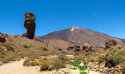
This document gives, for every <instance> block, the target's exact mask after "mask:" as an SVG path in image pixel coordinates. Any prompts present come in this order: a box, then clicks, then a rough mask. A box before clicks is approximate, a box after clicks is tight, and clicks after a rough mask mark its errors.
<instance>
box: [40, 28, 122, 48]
mask: <svg viewBox="0 0 125 74" xmlns="http://www.w3.org/2000/svg"><path fill="white" fill-rule="evenodd" d="M40 39H41V40H42V41H44V42H47V43H50V44H52V45H54V46H56V47H59V48H63V49H65V48H67V47H68V46H70V45H73V44H76V45H83V44H84V43H88V44H90V45H92V46H95V47H104V46H105V42H106V41H108V40H115V41H116V42H117V43H119V44H122V43H123V42H122V41H121V40H120V39H118V38H115V37H112V36H109V35H106V34H104V33H100V32H95V31H93V30H90V29H79V28H75V27H72V28H68V29H64V30H60V31H55V32H52V33H49V34H47V35H45V36H42V37H40Z"/></svg>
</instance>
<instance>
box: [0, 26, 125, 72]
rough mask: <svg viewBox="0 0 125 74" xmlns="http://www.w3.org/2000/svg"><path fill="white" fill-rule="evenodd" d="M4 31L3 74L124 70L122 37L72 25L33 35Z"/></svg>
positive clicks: (0, 47)
mask: <svg viewBox="0 0 125 74" xmlns="http://www.w3.org/2000/svg"><path fill="white" fill-rule="evenodd" d="M1 34H3V35H1V37H0V41H1V42H0V74H8V73H9V74H84V73H83V72H84V71H85V73H86V74H108V73H109V74H124V73H125V64H124V63H125V57H124V56H125V43H124V40H122V39H120V38H115V37H112V36H109V35H106V34H103V33H99V32H95V31H92V30H89V29H79V28H73V27H72V28H68V29H65V30H60V31H56V32H52V33H49V34H47V35H45V36H39V37H35V38H34V39H28V38H26V37H24V36H10V35H7V34H4V33H1ZM2 36H3V37H2Z"/></svg>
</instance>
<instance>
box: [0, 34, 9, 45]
mask: <svg viewBox="0 0 125 74" xmlns="http://www.w3.org/2000/svg"><path fill="white" fill-rule="evenodd" d="M7 36H8V35H7V34H3V33H0V42H1V43H4V42H6V38H7Z"/></svg>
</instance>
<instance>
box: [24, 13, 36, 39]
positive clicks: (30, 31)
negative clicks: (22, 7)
mask: <svg viewBox="0 0 125 74" xmlns="http://www.w3.org/2000/svg"><path fill="white" fill-rule="evenodd" d="M35 26H36V24H35V16H34V14H33V13H30V12H29V13H26V14H25V21H24V27H25V28H26V33H25V34H24V35H23V36H25V37H27V38H29V39H33V38H34V35H35Z"/></svg>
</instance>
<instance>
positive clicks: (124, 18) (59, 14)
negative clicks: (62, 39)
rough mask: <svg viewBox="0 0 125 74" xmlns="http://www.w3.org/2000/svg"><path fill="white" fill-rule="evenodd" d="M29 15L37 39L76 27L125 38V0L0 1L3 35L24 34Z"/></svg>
mask: <svg viewBox="0 0 125 74" xmlns="http://www.w3.org/2000/svg"><path fill="white" fill-rule="evenodd" d="M28 11H31V12H33V13H34V14H35V15H36V18H37V20H36V24H37V31H36V34H37V35H45V34H47V33H49V32H52V31H55V30H60V29H64V28H68V27H71V26H72V25H75V26H79V27H80V28H89V29H93V30H95V31H99V32H104V33H106V34H109V35H112V36H116V37H121V38H125V0H0V32H5V33H9V34H12V35H16V34H23V33H24V32H25V29H24V27H23V21H24V13H25V12H28Z"/></svg>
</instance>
